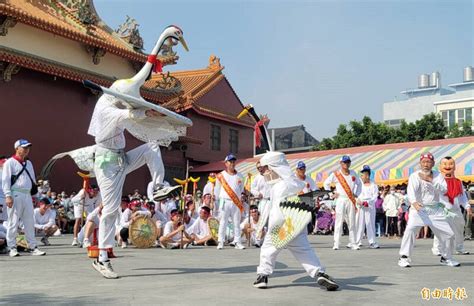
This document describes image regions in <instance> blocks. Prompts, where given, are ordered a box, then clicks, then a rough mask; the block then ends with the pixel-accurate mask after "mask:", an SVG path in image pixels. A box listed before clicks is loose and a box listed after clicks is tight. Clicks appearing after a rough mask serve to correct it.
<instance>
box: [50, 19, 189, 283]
mask: <svg viewBox="0 0 474 306" xmlns="http://www.w3.org/2000/svg"><path fill="white" fill-rule="evenodd" d="M182 35H183V33H182V31H181V29H180V28H178V27H176V26H169V27H167V28H166V29H165V30H164V31H163V33H162V34H161V35H160V38H159V39H158V41H157V43H156V45H155V47H154V48H153V50H152V52H151V54H150V55H149V56H148V60H147V63H146V64H145V65H144V66H143V68H142V69H141V70H140V71H139V72H138V73H137V74H136V75H135V76H133V77H132V78H130V79H122V80H117V81H115V82H114V83H113V84H112V86H111V87H110V88H105V87H102V86H99V85H97V84H94V83H92V82H90V81H84V85H85V86H86V87H88V88H91V89H94V90H98V91H101V92H102V93H103V95H102V96H101V97H100V98H99V100H98V101H97V104H96V106H95V109H94V113H93V114H92V119H91V122H90V125H89V130H88V134H89V135H92V136H94V138H95V143H96V145H95V146H91V147H87V148H82V149H78V150H74V151H71V152H67V153H62V154H58V155H56V156H55V157H53V160H57V159H58V158H61V157H63V156H65V155H69V156H71V157H72V158H73V159H74V160H75V162H76V163H77V164H78V166H79V167H80V168H81V169H82V170H87V171H93V173H94V174H95V176H96V179H97V183H98V185H99V188H100V191H101V194H102V201H103V209H102V216H101V218H100V225H99V239H98V240H99V245H98V247H99V249H100V251H99V258H98V260H97V261H94V262H93V267H94V268H95V269H96V270H97V271H98V272H99V273H101V274H102V275H103V276H104V277H105V278H118V275H117V273H116V272H115V271H114V270H113V268H112V265H111V263H110V261H109V259H108V256H107V249H108V248H112V247H113V245H114V241H115V238H114V235H115V224H116V220H117V218H118V217H119V210H120V202H121V197H122V188H123V184H124V181H125V177H126V175H127V174H128V173H130V172H132V171H134V170H136V169H138V168H139V167H141V166H143V165H144V164H147V166H148V168H149V170H150V174H151V177H152V180H153V182H155V183H156V185H157V186H158V187H159V190H158V191H157V192H155V195H154V200H160V199H161V198H162V197H167V196H168V194H169V193H170V192H172V191H174V190H175V189H173V188H171V189H170V188H168V189H166V188H167V187H164V186H163V184H162V183H163V179H164V166H163V161H162V158H161V153H160V148H159V146H160V145H164V146H168V145H169V144H170V143H171V142H172V141H177V140H178V137H179V136H183V135H185V134H186V128H187V127H189V126H191V125H192V122H191V120H189V119H188V118H186V117H183V116H181V115H179V114H176V113H174V112H172V111H170V110H168V109H165V108H163V107H161V106H159V105H156V104H152V103H149V102H147V101H145V100H144V99H143V98H142V97H141V96H140V87H141V86H142V85H143V84H144V83H145V81H146V80H147V78H148V77H149V76H150V74H151V72H152V68H153V66H155V67H158V66H159V65H160V62H159V60H158V59H157V54H158V52H159V50H160V49H161V47H162V45H163V43H164V42H165V41H166V40H167V39H174V40H179V41H180V42H181V43H182V44H183V47H184V48H185V49H186V50H187V46H186V43H185V41H184V39H183V36H182ZM125 130H127V131H128V132H130V134H132V135H133V136H134V137H136V138H137V139H139V140H141V141H144V142H146V143H145V144H143V145H141V146H139V147H137V148H135V149H133V150H131V151H128V152H125V150H124V149H125V135H124V131H125ZM52 164H54V161H53V162H50V163H48V165H47V166H46V167H45V168H46V170H48V169H50V168H51V166H52ZM163 190H166V191H163Z"/></svg>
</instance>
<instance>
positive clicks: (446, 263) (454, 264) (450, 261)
mask: <svg viewBox="0 0 474 306" xmlns="http://www.w3.org/2000/svg"><path fill="white" fill-rule="evenodd" d="M440 264H442V265H443V266H448V267H460V266H461V264H460V263H459V262H457V261H455V260H454V259H445V258H444V257H441V260H440Z"/></svg>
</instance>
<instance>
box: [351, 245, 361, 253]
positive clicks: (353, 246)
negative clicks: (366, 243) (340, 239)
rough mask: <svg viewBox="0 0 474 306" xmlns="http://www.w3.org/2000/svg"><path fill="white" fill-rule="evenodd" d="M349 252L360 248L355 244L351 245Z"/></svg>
mask: <svg viewBox="0 0 474 306" xmlns="http://www.w3.org/2000/svg"><path fill="white" fill-rule="evenodd" d="M351 250H354V251H357V250H360V247H359V246H358V245H357V244H354V245H352V247H351Z"/></svg>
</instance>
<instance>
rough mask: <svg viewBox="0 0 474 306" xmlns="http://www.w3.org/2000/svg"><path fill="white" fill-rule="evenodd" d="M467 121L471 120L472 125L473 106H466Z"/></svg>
mask: <svg viewBox="0 0 474 306" xmlns="http://www.w3.org/2000/svg"><path fill="white" fill-rule="evenodd" d="M466 122H470V123H471V125H472V108H466Z"/></svg>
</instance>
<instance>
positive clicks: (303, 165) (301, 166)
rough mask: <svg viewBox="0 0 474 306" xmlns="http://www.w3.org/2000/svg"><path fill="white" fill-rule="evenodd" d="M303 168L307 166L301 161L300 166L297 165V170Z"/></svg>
mask: <svg viewBox="0 0 474 306" xmlns="http://www.w3.org/2000/svg"><path fill="white" fill-rule="evenodd" d="M302 168H306V164H305V163H304V161H302V160H300V161H299V162H298V164H297V165H296V169H302Z"/></svg>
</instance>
